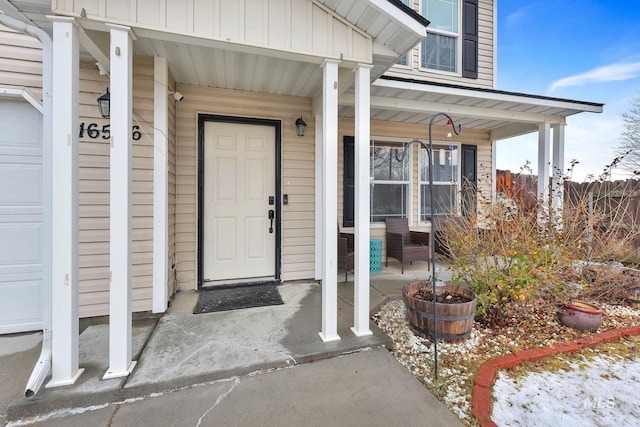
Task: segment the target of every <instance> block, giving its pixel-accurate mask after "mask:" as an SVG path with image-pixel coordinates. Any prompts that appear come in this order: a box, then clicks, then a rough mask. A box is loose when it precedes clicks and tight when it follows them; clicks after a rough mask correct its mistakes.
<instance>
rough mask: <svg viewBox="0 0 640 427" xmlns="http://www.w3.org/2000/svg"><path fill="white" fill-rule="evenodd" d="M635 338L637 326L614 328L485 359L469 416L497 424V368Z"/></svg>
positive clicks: (485, 423)
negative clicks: (494, 398)
mask: <svg viewBox="0 0 640 427" xmlns="http://www.w3.org/2000/svg"><path fill="white" fill-rule="evenodd" d="M636 335H640V325H638V326H632V327H629V328H622V329H613V330H609V331H605V332H601V333H599V334H597V335H593V336H591V337H589V338H579V339H577V340H575V341H572V342H564V343H558V344H554V345H550V346H547V347H539V348H532V349H529V350H523V351H518V352H516V353H514V354H509V355H507V356H502V357H498V358H496V359H491V360H488V361H486V362H484V363H483V364H482V365H481V366H480V369H478V372H477V373H476V376H475V380H474V385H473V397H472V399H471V414H472V415H473V416H474V417H476V418H477V419H478V421H479V423H480V426H482V427H497V426H496V423H494V422H493V421H491V386H492V385H493V383H494V382H495V380H496V376H497V373H498V370H499V369H505V368H512V367H514V366H518V365H519V364H521V363H522V362H529V361H534V360H540V359H543V358H545V357H547V356H551V355H552V354H558V353H571V352H574V351H577V350H580V349H581V348H585V347H593V346H596V345H598V344H603V343H607V342H611V341H615V340H618V339H620V338H622V337H631V336H636Z"/></svg>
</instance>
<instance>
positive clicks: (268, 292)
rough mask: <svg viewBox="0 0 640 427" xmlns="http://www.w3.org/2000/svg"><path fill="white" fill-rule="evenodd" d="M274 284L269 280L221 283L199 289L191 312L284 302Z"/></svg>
mask: <svg viewBox="0 0 640 427" xmlns="http://www.w3.org/2000/svg"><path fill="white" fill-rule="evenodd" d="M276 285H277V282H275V281H269V282H258V283H245V284H242V285H223V286H216V287H215V288H212V289H206V290H200V297H199V298H198V304H197V305H196V308H195V310H194V311H193V313H194V314H199V313H212V312H214V311H227V310H238V309H240V308H250V307H263V306H266V305H280V304H284V303H283V302H282V298H281V297H280V293H279V292H278V288H277V286H276Z"/></svg>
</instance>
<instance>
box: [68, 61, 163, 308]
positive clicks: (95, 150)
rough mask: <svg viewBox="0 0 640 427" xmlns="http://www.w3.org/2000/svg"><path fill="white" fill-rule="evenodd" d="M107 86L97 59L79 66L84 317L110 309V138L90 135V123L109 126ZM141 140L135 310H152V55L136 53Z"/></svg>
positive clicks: (135, 188) (135, 186)
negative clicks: (101, 103) (102, 105)
mask: <svg viewBox="0 0 640 427" xmlns="http://www.w3.org/2000/svg"><path fill="white" fill-rule="evenodd" d="M108 85H109V78H108V76H100V75H99V74H98V72H97V70H96V66H95V64H93V63H82V64H81V65H80V96H79V103H80V105H79V116H80V117H79V123H85V132H84V136H83V137H82V138H80V146H79V149H80V158H79V166H80V171H79V179H80V182H79V189H80V195H79V239H80V248H79V254H80V260H79V265H80V274H79V305H80V317H92V316H101V315H107V314H108V313H109V281H110V279H109V276H110V273H109V272H110V266H109V193H110V180H109V154H110V153H109V151H110V145H109V140H108V139H103V138H102V135H100V137H98V138H95V139H94V138H90V137H89V136H88V133H87V131H86V128H87V126H88V124H89V123H97V124H98V129H102V126H104V125H108V124H109V120H108V119H103V118H102V117H101V116H100V115H99V112H98V107H97V103H96V99H97V98H98V97H99V96H100V95H101V94H102V93H103V92H104V91H105V89H106V87H107V86H108ZM132 125H134V126H136V125H137V126H140V133H141V138H140V139H139V140H137V141H133V172H132V181H133V182H132V276H133V277H132V309H133V311H147V310H151V308H152V306H151V302H152V270H153V268H152V262H153V152H154V150H153V58H152V57H135V58H134V65H133V120H132Z"/></svg>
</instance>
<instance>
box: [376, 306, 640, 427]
mask: <svg viewBox="0 0 640 427" xmlns="http://www.w3.org/2000/svg"><path fill="white" fill-rule="evenodd" d="M600 306H601V307H602V308H603V309H604V310H605V315H604V316H603V322H602V326H601V327H600V329H599V330H598V332H602V331H606V330H610V329H616V328H623V327H629V326H635V325H639V324H640V309H639V308H638V307H637V306H635V307H634V306H631V305H620V306H611V305H606V304H600ZM526 310H528V311H526ZM373 318H374V321H375V322H376V323H377V324H378V326H379V327H380V328H381V329H382V330H384V331H385V332H386V333H387V334H388V335H389V336H390V337H391V338H392V339H393V343H394V344H393V349H392V352H393V354H394V356H395V357H396V358H397V359H398V361H399V362H400V363H401V364H402V365H404V366H405V367H407V369H409V371H411V373H412V374H413V375H415V377H416V378H418V379H419V380H420V381H421V382H422V383H423V384H424V385H425V387H427V388H428V389H429V390H431V392H432V393H433V394H434V395H435V396H436V397H438V398H439V399H440V400H441V401H443V402H444V403H445V404H446V405H447V406H448V407H449V408H450V409H451V411H452V412H453V413H455V414H456V415H457V416H458V417H459V418H460V419H461V420H462V421H463V422H464V423H465V424H466V425H470V426H475V425H477V421H476V420H475V419H474V418H473V417H472V416H471V394H472V389H473V381H474V376H475V373H476V371H477V370H478V368H479V366H480V365H481V364H482V363H484V362H485V361H487V360H489V359H493V358H496V357H500V356H505V355H508V354H513V353H515V352H516V351H520V350H526V349H530V348H536V347H541V346H548V345H552V344H556V343H560V342H565V341H573V340H575V339H578V338H582V337H589V336H591V335H593V334H592V333H589V332H579V331H576V330H573V329H569V328H567V327H564V326H562V325H560V324H559V323H558V321H557V319H556V316H555V315H554V314H553V313H552V312H551V311H550V310H548V309H546V310H542V309H540V310H537V309H533V308H529V309H527V308H524V307H523V308H522V310H521V311H520V312H519V313H516V314H515V315H514V317H513V318H512V319H511V322H510V324H508V325H502V326H500V327H494V328H493V329H491V328H488V327H485V326H483V325H480V324H478V323H477V322H476V323H475V325H474V328H473V330H472V332H471V336H470V338H469V339H467V340H466V341H464V342H461V343H452V344H448V343H441V342H438V379H437V380H435V378H434V351H433V350H434V346H433V344H432V343H431V342H430V341H428V340H426V339H423V338H420V337H417V336H416V335H414V334H413V333H412V331H411V330H410V329H409V325H408V322H407V320H406V316H405V307H404V304H403V303H402V301H398V300H394V301H390V302H389V303H387V304H386V305H384V306H383V307H382V309H381V310H380V311H379V312H378V313H377V314H376V315H374V316H373Z"/></svg>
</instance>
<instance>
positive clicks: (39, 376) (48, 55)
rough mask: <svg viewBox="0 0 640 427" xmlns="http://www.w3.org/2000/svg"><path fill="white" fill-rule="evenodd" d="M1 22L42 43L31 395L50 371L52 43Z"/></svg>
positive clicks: (13, 22)
mask: <svg viewBox="0 0 640 427" xmlns="http://www.w3.org/2000/svg"><path fill="white" fill-rule="evenodd" d="M0 23H1V24H3V25H5V26H6V27H9V28H11V29H12V30H15V31H18V32H20V33H24V34H28V35H30V36H32V37H35V38H37V39H38V40H40V42H41V43H42V105H43V114H42V159H43V161H42V168H43V175H44V179H43V186H44V188H43V205H44V211H45V215H44V224H43V246H44V248H45V250H44V254H43V261H44V268H43V270H44V272H43V274H44V286H43V295H42V299H43V305H42V335H43V336H42V351H41V352H40V357H39V358H38V361H37V362H36V365H35V366H34V368H33V371H32V372H31V376H30V377H29V381H28V382H27V387H26V388H25V391H24V395H25V396H26V397H32V396H34V395H35V394H36V393H37V392H38V390H40V387H42V384H43V383H44V380H45V378H46V377H47V375H48V374H49V371H50V370H51V250H52V248H51V174H52V165H51V148H52V147H51V143H52V142H51V138H52V136H51V135H52V133H51V132H52V127H51V126H52V123H51V112H52V111H51V102H52V100H51V88H52V86H53V80H52V75H51V73H52V69H51V65H52V56H53V55H52V54H53V43H52V41H51V37H49V34H47V33H46V32H45V31H44V30H42V29H40V28H38V27H35V26H33V25H29V24H25V23H24V22H22V21H19V20H17V19H14V18H12V17H10V16H7V15H5V14H4V13H3V12H2V11H0Z"/></svg>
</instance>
